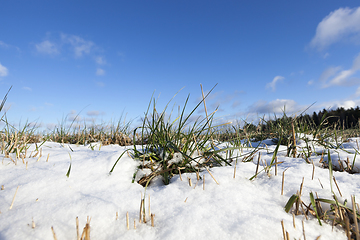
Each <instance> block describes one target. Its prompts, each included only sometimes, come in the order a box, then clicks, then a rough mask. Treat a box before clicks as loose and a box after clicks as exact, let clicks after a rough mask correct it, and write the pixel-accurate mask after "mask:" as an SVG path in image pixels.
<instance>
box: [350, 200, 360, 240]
mask: <svg viewBox="0 0 360 240" xmlns="http://www.w3.org/2000/svg"><path fill="white" fill-rule="evenodd" d="M351 203H352V209H353V218H354V224H355V235H356V240H360V235H359V225H358V220H357V216H356V215H357V211H356V205H355V195H354V196H352V197H351Z"/></svg>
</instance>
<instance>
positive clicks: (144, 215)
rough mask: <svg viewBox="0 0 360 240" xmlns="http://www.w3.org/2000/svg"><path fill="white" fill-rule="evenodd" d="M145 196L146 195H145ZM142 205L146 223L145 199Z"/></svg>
mask: <svg viewBox="0 0 360 240" xmlns="http://www.w3.org/2000/svg"><path fill="white" fill-rule="evenodd" d="M144 198H145V196H144ZM142 206H143V218H144V221H143V222H144V223H146V212H145V199H143V200H142Z"/></svg>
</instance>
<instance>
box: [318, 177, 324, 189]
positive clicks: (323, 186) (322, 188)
mask: <svg viewBox="0 0 360 240" xmlns="http://www.w3.org/2000/svg"><path fill="white" fill-rule="evenodd" d="M318 180H319V183H320V186H321V188H322V189H324V186H323V185H322V184H321V181H320V178H318Z"/></svg>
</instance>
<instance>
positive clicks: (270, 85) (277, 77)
mask: <svg viewBox="0 0 360 240" xmlns="http://www.w3.org/2000/svg"><path fill="white" fill-rule="evenodd" d="M284 79H285V78H284V77H283V76H276V77H274V79H273V80H272V82H270V83H268V84H266V88H271V90H272V91H273V92H274V91H275V90H276V84H277V83H278V82H280V81H282V80H284Z"/></svg>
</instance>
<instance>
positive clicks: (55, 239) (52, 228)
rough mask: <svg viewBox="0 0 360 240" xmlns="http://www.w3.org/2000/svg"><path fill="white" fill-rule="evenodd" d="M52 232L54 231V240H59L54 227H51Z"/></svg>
mask: <svg viewBox="0 0 360 240" xmlns="http://www.w3.org/2000/svg"><path fill="white" fill-rule="evenodd" d="M51 231H52V233H53V237H54V240H57V238H56V234H55V231H54V227H53V226H51Z"/></svg>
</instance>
